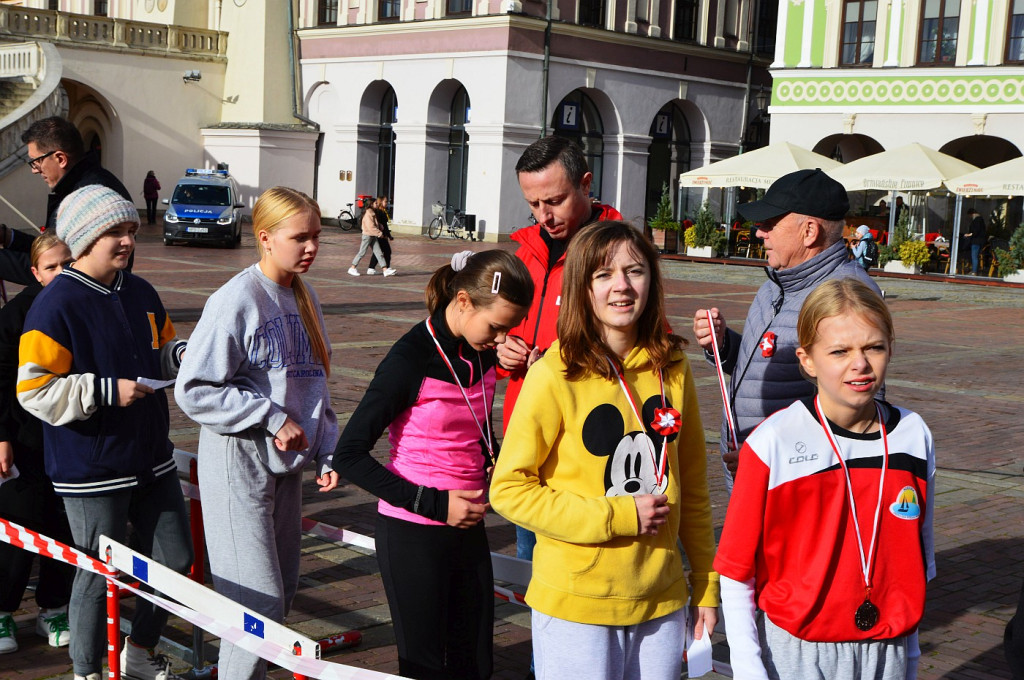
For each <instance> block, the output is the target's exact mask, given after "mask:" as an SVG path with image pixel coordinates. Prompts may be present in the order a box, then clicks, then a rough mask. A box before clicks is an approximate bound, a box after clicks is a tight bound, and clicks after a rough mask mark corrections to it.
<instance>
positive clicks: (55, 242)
mask: <svg viewBox="0 0 1024 680" xmlns="http://www.w3.org/2000/svg"><path fill="white" fill-rule="evenodd" d="M67 245H68V244H66V243H64V241H62V240H60V237H59V236H57V232H56V231H44V232H43V233H42V234H40V235H39V236H37V237H36V240H34V241H32V246H31V248H30V249H29V255H28V256H29V261H30V262H31V263H32V266H33V267H38V266H39V258H40V257H42V256H43V253H45V252H46V251H47V250H49V249H50V248H54V247H56V246H64V247H65V248H67ZM70 250H71V249H70V248H68V251H69V252H70Z"/></svg>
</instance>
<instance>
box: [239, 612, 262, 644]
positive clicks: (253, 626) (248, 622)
mask: <svg viewBox="0 0 1024 680" xmlns="http://www.w3.org/2000/svg"><path fill="white" fill-rule="evenodd" d="M242 630H244V631H245V632H246V633H249V634H250V635H255V636H256V637H258V638H262V637H263V620H262V619H258V618H256V617H255V616H253V615H252V614H249V613H244V614H243V615H242Z"/></svg>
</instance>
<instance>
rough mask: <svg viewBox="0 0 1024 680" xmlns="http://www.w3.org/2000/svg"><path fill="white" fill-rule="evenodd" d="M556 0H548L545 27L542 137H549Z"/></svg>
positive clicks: (541, 108) (541, 111) (541, 113)
mask: <svg viewBox="0 0 1024 680" xmlns="http://www.w3.org/2000/svg"><path fill="white" fill-rule="evenodd" d="M553 2H554V0H548V7H547V12H546V14H545V16H544V19H545V20H546V21H547V25H546V26H545V27H544V68H543V80H542V85H541V93H540V96H541V105H540V136H541V137H547V136H548V71H550V69H551V5H552V3H553Z"/></svg>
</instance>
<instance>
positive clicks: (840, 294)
mask: <svg viewBox="0 0 1024 680" xmlns="http://www.w3.org/2000/svg"><path fill="white" fill-rule="evenodd" d="M847 313H854V314H861V315H863V316H866V317H869V318H872V319H874V321H875V323H876V325H877V326H878V328H879V329H880V330H881V331H883V332H884V333H885V335H886V337H887V338H888V340H889V344H890V345H892V343H893V342H894V341H895V340H896V331H895V329H894V328H893V325H892V314H890V313H889V307H888V306H887V305H886V304H885V300H883V299H882V297H881V296H880V295H879V294H878V293H876V292H875V291H873V290H872V289H871V288H870V287H869V286H868V285H867V284H865V283H864V282H863V281H859V280H857V279H850V278H847V279H831V280H829V281H825V282H824V283H822V284H820V285H819V286H818V287H817V288H815V289H814V290H813V291H812V292H811V294H810V295H808V296H807V299H806V300H804V304H803V306H802V307H801V308H800V318H799V319H797V322H796V332H797V339H798V340H799V342H800V347H802V348H803V349H804V350H805V351H809V350H810V349H811V347H812V346H813V345H814V342H815V341H816V340H817V339H818V324H820V323H821V322H822V321H824V320H825V319H830V318H832V317H833V316H839V315H840V314H847Z"/></svg>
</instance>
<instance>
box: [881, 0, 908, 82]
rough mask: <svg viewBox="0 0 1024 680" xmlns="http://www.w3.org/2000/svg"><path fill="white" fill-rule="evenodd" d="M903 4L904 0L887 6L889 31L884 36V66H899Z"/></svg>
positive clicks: (894, 0)
mask: <svg viewBox="0 0 1024 680" xmlns="http://www.w3.org/2000/svg"><path fill="white" fill-rule="evenodd" d="M903 3H904V0H892V3H891V4H890V5H889V30H888V31H887V33H886V36H885V43H886V44H885V66H899V65H900V49H901V48H902V47H903V45H902V43H903V41H902V40H900V29H901V27H902V24H903Z"/></svg>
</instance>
